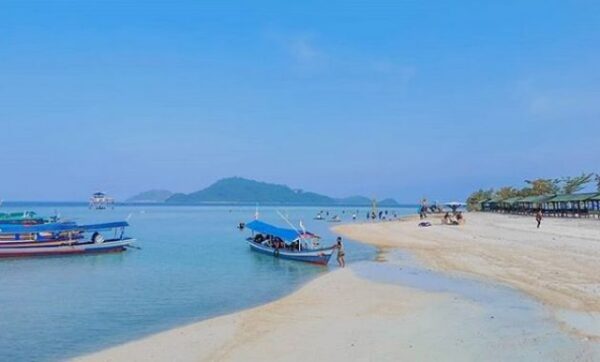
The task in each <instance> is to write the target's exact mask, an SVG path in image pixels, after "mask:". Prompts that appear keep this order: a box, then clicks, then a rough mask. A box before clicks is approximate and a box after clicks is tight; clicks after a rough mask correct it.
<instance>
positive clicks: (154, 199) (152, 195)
mask: <svg viewBox="0 0 600 362" xmlns="http://www.w3.org/2000/svg"><path fill="white" fill-rule="evenodd" d="M171 196H173V193H172V192H171V191H168V190H150V191H145V192H142V193H140V194H137V195H135V196H133V197H131V198H129V199H127V202H139V203H162V202H165V201H166V200H167V199H168V198H169V197H171Z"/></svg>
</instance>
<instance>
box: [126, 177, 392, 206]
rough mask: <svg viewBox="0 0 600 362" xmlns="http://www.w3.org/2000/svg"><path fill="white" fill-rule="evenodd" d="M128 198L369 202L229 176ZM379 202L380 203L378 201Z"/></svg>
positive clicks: (200, 201) (211, 201)
mask: <svg viewBox="0 0 600 362" xmlns="http://www.w3.org/2000/svg"><path fill="white" fill-rule="evenodd" d="M128 201H129V202H157V203H162V202H165V203H168V204H181V205H197V204H254V203H257V202H258V203H263V204H287V205H344V206H370V205H371V199H369V198H368V197H364V196H351V197H345V198H339V199H338V198H333V197H329V196H325V195H321V194H317V193H314V192H305V191H302V190H294V189H292V188H290V187H288V186H285V185H277V184H271V183H266V182H260V181H254V180H249V179H245V178H241V177H230V178H225V179H222V180H219V181H217V182H215V183H214V184H212V185H210V186H208V187H207V188H205V189H202V190H200V191H196V192H192V193H190V194H184V193H175V194H173V193H171V192H169V191H166V190H151V191H147V192H143V193H141V194H139V195H136V196H134V197H132V198H130V199H129V200H128ZM382 203H383V204H382ZM379 204H381V206H397V205H398V203H397V202H396V201H394V200H392V199H386V200H383V201H382V202H381V203H379Z"/></svg>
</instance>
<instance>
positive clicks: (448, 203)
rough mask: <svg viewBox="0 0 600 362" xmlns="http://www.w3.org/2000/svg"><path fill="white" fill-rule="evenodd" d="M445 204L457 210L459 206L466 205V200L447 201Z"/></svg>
mask: <svg viewBox="0 0 600 362" xmlns="http://www.w3.org/2000/svg"><path fill="white" fill-rule="evenodd" d="M445 205H446V206H448V207H449V208H451V209H452V211H456V209H458V208H459V207H462V206H466V204H465V203H464V202H458V201H452V202H447V203H446V204H445Z"/></svg>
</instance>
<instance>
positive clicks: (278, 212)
mask: <svg viewBox="0 0 600 362" xmlns="http://www.w3.org/2000/svg"><path fill="white" fill-rule="evenodd" d="M277 214H278V215H279V216H280V217H281V218H282V219H283V220H284V221H285V222H286V223H287V224H288V225H289V226H291V228H292V229H294V231H295V232H296V234H298V237H299V238H300V239H301V238H302V234H301V233H300V231H298V229H296V227H295V226H294V224H292V223H291V222H290V220H288V218H287V217H285V216H283V214H282V213H281V212H280V211H279V210H277ZM300 244H301V243H300V241H298V250H300Z"/></svg>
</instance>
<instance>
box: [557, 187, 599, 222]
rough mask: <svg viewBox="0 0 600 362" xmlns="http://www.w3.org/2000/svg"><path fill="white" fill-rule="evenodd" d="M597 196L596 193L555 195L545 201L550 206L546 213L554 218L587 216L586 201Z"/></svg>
mask: <svg viewBox="0 0 600 362" xmlns="http://www.w3.org/2000/svg"><path fill="white" fill-rule="evenodd" d="M597 195H598V194H596V193H583V194H570V195H567V194H565V195H556V196H554V197H552V198H551V199H549V200H547V201H546V202H547V203H548V204H549V205H550V208H549V210H548V212H549V213H550V214H552V215H555V216H580V217H581V216H588V215H589V209H588V205H589V203H588V201H590V200H591V199H593V198H595V197H596V196H597ZM591 201H593V200H591Z"/></svg>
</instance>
